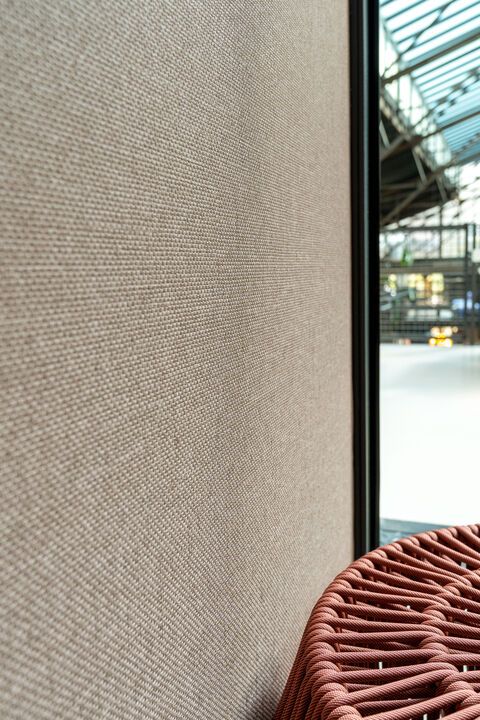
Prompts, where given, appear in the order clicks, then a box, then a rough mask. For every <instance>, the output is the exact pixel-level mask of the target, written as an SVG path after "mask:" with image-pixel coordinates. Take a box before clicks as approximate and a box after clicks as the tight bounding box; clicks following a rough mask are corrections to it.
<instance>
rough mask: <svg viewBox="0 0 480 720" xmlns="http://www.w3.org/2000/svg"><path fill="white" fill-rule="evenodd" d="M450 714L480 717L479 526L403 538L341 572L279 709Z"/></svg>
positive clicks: (465, 719)
mask: <svg viewBox="0 0 480 720" xmlns="http://www.w3.org/2000/svg"><path fill="white" fill-rule="evenodd" d="M477 668H478V669H477ZM447 717H448V718H455V720H473V718H480V525H469V526H467V527H451V528H448V529H446V530H437V531H435V532H427V533H421V534H419V535H415V536H413V537H409V538H404V539H402V540H399V541H398V542H394V543H392V544H391V545H386V546H385V547H382V548H379V549H378V550H375V551H373V552H371V553H368V554H367V555H365V556H364V557H362V558H360V559H359V560H357V561H355V562H354V563H352V565H350V567H348V568H347V569H346V570H345V571H344V572H342V573H340V575H338V576H337V577H336V578H335V580H334V581H333V582H332V583H331V585H329V587H328V588H327V590H326V591H325V593H324V594H323V596H322V597H321V598H320V600H319V601H318V603H317V605H316V606H315V608H314V610H313V612H312V615H311V617H310V620H309V622H308V624H307V627H306V629H305V633H304V636H303V638H302V642H301V645H300V648H299V651H298V654H297V657H296V660H295V663H294V666H293V669H292V671H291V673H290V677H289V679H288V682H287V685H286V687H285V690H284V692H283V696H282V699H281V701H280V704H279V706H278V709H277V713H276V720H307V719H308V720H314V719H315V720H317V719H319V720H320V719H321V720H358V718H369V719H371V720H372V719H374V720H410V719H411V720H417V718H418V720H423V719H424V718H425V719H426V718H428V720H431V719H432V718H447Z"/></svg>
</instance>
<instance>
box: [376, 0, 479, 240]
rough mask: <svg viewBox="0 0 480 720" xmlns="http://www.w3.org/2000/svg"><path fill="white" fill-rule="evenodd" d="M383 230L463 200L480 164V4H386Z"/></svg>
mask: <svg viewBox="0 0 480 720" xmlns="http://www.w3.org/2000/svg"><path fill="white" fill-rule="evenodd" d="M380 12H381V20H382V22H381V26H382V27H381V41H380V42H381V47H380V71H381V127H380V135H381V150H380V154H381V161H382V193H381V225H382V227H385V226H389V225H394V224H395V223H398V222H399V221H401V220H402V219H405V218H407V217H412V216H414V215H415V214H417V213H420V212H424V211H425V210H428V209H429V208H434V207H437V206H442V205H443V204H445V203H447V202H448V201H449V200H452V199H453V198H455V197H456V195H457V193H458V186H459V169H460V168H461V167H462V166H464V165H466V164H468V163H472V162H475V161H477V160H480V0H381V3H380Z"/></svg>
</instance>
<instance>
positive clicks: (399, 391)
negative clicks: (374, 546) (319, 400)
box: [380, 345, 480, 525]
mask: <svg viewBox="0 0 480 720" xmlns="http://www.w3.org/2000/svg"><path fill="white" fill-rule="evenodd" d="M380 386H381V391H380V417H381V419H380V455H381V486H380V487H381V491H380V508H381V516H382V517H387V518H395V519H399V520H409V521H415V522H425V523H434V524H438V525H450V524H465V523H473V522H480V346H476V347H468V346H456V347H453V348H450V349H449V348H431V347H429V346H428V345H412V346H399V345H382V346H381V350H380Z"/></svg>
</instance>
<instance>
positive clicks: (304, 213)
mask: <svg viewBox="0 0 480 720" xmlns="http://www.w3.org/2000/svg"><path fill="white" fill-rule="evenodd" d="M0 10H1V17H2V22H1V30H0V33H1V52H2V58H1V73H0V108H1V109H0V115H1V139H0V143H1V154H2V163H1V173H2V180H1V187H0V223H1V255H2V271H1V301H2V321H1V345H0V359H1V367H2V386H1V387H2V398H1V401H2V405H1V412H2V425H1V433H2V453H3V462H2V465H1V474H2V482H1V495H2V497H1V503H0V508H1V513H2V524H1V534H2V536H1V576H0V581H1V590H0V597H1V611H2V620H1V623H2V625H1V631H0V653H1V655H2V658H1V666H0V667H1V670H0V676H1V682H2V691H1V699H0V716H1V717H2V718H3V719H4V720H10V719H13V718H28V719H29V720H37V719H40V718H42V719H43V718H44V719H47V718H48V719H49V720H50V719H51V718H61V719H64V718H71V719H72V720H73V719H74V718H75V719H76V720H78V718H89V719H91V718H115V719H117V718H120V719H121V720H123V719H127V718H128V720H134V719H135V718H139V719H140V718H142V720H145V719H147V718H155V719H156V720H159V719H161V718H162V719H163V718H202V719H203V718H208V719H217V718H218V719H222V720H225V718H227V719H229V718H233V719H236V718H242V719H243V718H245V719H247V720H253V718H260V719H261V718H270V717H271V715H272V713H273V710H274V707H275V705H276V702H277V700H278V698H279V695H280V692H281V689H282V687H283V684H284V682H285V680H286V677H287V674H288V670H289V667H290V665H291V663H292V661H293V657H294V654H295V650H296V647H297V645H298V642H299V639H300V635H301V632H302V629H303V626H304V624H305V622H306V620H307V617H308V614H309V611H310V609H311V607H312V604H313V602H314V600H315V598H316V597H317V596H318V595H319V593H320V592H321V590H322V589H323V587H324V586H325V584H326V582H327V581H329V580H330V579H331V578H332V577H333V576H334V574H335V573H336V572H337V571H339V570H340V569H341V568H342V567H343V566H345V565H346V564H347V562H348V561H349V560H350V559H351V555H352V492H351V489H352V473H351V466H352V457H351V445H352V442H351V432H352V429H351V379H350V376H351V367H350V249H349V244H350V228H349V126H348V117H349V110H348V56H347V53H348V28H347V2H346V0H345V1H343V0H335V2H332V1H331V0H282V1H279V0H258V1H254V0H252V1H250V0H249V1H246V0H245V1H240V2H239V1H238V0H232V1H231V2H230V0H205V1H204V2H202V1H200V0H175V2H173V0H171V1H167V0H155V2H153V1H152V2H149V1H148V0H143V1H142V2H126V1H120V0H118V1H117V0H109V1H108V2H107V1H105V2H99V1H98V0H95V1H86V0H82V2H73V0H72V1H71V2H67V1H66V0H50V1H49V2H47V1H46V0H35V2H34V1H33V0H32V1H30V2H22V1H21V0H17V1H13V2H7V0H0Z"/></svg>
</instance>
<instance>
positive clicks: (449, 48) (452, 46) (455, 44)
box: [382, 28, 480, 85]
mask: <svg viewBox="0 0 480 720" xmlns="http://www.w3.org/2000/svg"><path fill="white" fill-rule="evenodd" d="M478 38H480V29H478V28H475V29H474V30H471V31H470V32H468V33H464V35H461V36H460V37H459V38H455V39H454V40H450V42H447V43H444V44H443V45H441V46H440V47H439V48H436V49H435V50H432V51H431V52H428V53H425V54H424V55H421V56H420V57H419V58H417V59H416V60H415V61H414V62H413V63H412V64H411V65H407V66H406V67H404V68H402V70H399V71H398V72H396V73H394V74H393V75H389V76H388V77H384V78H382V83H383V84H384V85H387V84H389V83H392V82H394V81H395V80H398V79H399V78H401V77H403V76H404V75H410V74H411V73H412V72H414V71H415V70H418V69H419V68H421V67H423V66H424V65H428V64H430V63H432V62H434V61H435V60H438V59H439V58H441V57H443V56H444V55H447V54H448V53H451V52H453V51H454V50H458V49H460V48H461V47H463V46H464V45H467V44H468V43H471V42H474V41H475V40H477V39H478Z"/></svg>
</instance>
